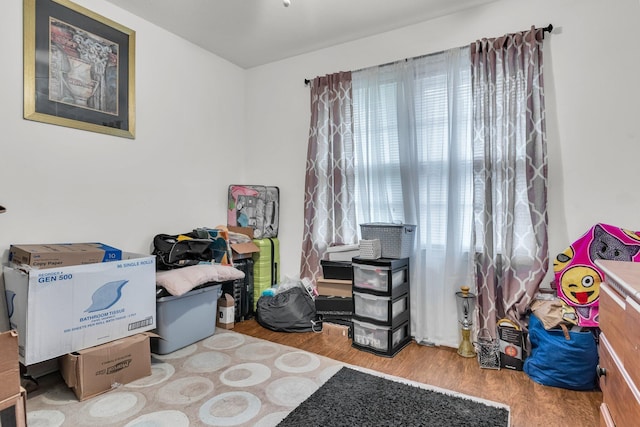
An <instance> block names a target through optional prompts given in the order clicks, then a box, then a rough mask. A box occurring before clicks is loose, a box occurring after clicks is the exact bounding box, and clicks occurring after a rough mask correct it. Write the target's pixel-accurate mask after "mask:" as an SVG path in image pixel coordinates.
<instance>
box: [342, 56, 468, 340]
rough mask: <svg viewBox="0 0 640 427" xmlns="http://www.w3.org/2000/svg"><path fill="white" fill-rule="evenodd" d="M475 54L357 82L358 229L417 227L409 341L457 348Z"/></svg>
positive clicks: (403, 65)
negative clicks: (399, 224) (457, 295)
mask: <svg viewBox="0 0 640 427" xmlns="http://www.w3.org/2000/svg"><path fill="white" fill-rule="evenodd" d="M470 70H471V66H470V55H469V48H468V47H462V48H456V49H451V50H448V51H445V52H441V53H437V54H433V55H428V56H424V57H420V58H413V59H408V60H403V61H399V62H396V63H393V64H387V65H383V66H380V67H372V68H368V69H365V70H361V71H356V72H353V73H352V85H353V88H352V89H353V116H354V117H353V123H354V152H355V153H354V154H355V171H356V216H357V220H358V223H366V222H403V223H406V224H415V225H417V230H416V231H417V233H416V241H415V247H414V251H413V255H412V257H411V273H410V274H411V333H412V335H413V336H414V337H415V339H416V341H417V342H419V343H425V344H435V345H446V346H451V347H457V346H458V343H459V328H458V324H457V314H456V298H455V292H456V291H457V290H459V288H460V286H463V285H466V286H470V287H471V288H472V289H473V287H474V283H473V274H472V260H471V259H470V256H469V253H470V248H471V242H472V232H471V230H472V229H471V222H472V213H473V206H472V200H473V196H472V147H471V140H472V138H471V74H470Z"/></svg>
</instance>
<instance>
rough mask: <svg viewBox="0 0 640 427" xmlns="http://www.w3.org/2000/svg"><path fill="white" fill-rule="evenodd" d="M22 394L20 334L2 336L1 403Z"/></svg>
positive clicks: (14, 332) (0, 349)
mask: <svg viewBox="0 0 640 427" xmlns="http://www.w3.org/2000/svg"><path fill="white" fill-rule="evenodd" d="M18 393H20V365H19V364H18V333H17V332H16V331H7V332H3V333H1V334H0V402H1V401H3V400H5V399H7V398H9V397H12V396H15V395H16V394H18Z"/></svg>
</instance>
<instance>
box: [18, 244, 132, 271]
mask: <svg viewBox="0 0 640 427" xmlns="http://www.w3.org/2000/svg"><path fill="white" fill-rule="evenodd" d="M121 259H122V251H121V250H120V249H116V248H113V247H111V246H107V245H105V244H103V243H56V244H50V245H11V247H10V248H9V262H12V263H14V264H18V265H20V264H25V265H30V266H32V267H37V268H54V267H65V266H69V265H81V264H93V263H96V262H107V261H119V260H121Z"/></svg>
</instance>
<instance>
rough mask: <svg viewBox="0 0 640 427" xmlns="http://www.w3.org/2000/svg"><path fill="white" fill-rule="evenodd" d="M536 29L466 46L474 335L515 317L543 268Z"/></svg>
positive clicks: (542, 132) (519, 318)
mask: <svg viewBox="0 0 640 427" xmlns="http://www.w3.org/2000/svg"><path fill="white" fill-rule="evenodd" d="M542 44H543V30H542V29H535V28H533V27H532V28H531V30H530V31H525V32H521V33H516V34H508V35H505V36H504V37H500V38H497V39H482V40H478V41H476V42H475V43H473V44H471V61H472V92H473V117H474V118H473V121H474V130H473V142H474V159H473V162H474V165H473V174H474V178H473V179H474V228H475V233H474V234H475V239H476V242H475V248H476V256H475V264H476V265H475V267H476V268H475V270H476V275H477V276H476V282H477V289H478V309H479V317H480V318H479V321H480V322H479V323H480V324H479V328H487V329H489V331H495V330H496V322H497V320H499V319H501V318H503V317H507V318H509V319H511V320H512V321H514V322H516V323H517V324H519V325H520V326H522V327H525V324H524V322H523V317H524V315H525V313H526V311H527V307H528V306H529V303H530V302H531V300H532V298H533V297H534V295H535V293H536V291H537V290H538V288H539V286H540V283H541V282H542V280H543V278H544V276H545V274H546V271H547V268H548V260H549V255H548V241H547V224H548V220H547V149H546V129H545V109H544V82H543V72H542V69H543V66H542V65H543V61H542Z"/></svg>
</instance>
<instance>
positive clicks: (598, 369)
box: [596, 365, 607, 378]
mask: <svg viewBox="0 0 640 427" xmlns="http://www.w3.org/2000/svg"><path fill="white" fill-rule="evenodd" d="M596 373H597V374H598V377H599V378H600V377H604V376H606V375H607V370H606V369H605V368H603V367H601V366H600V365H598V366H597V367H596Z"/></svg>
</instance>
